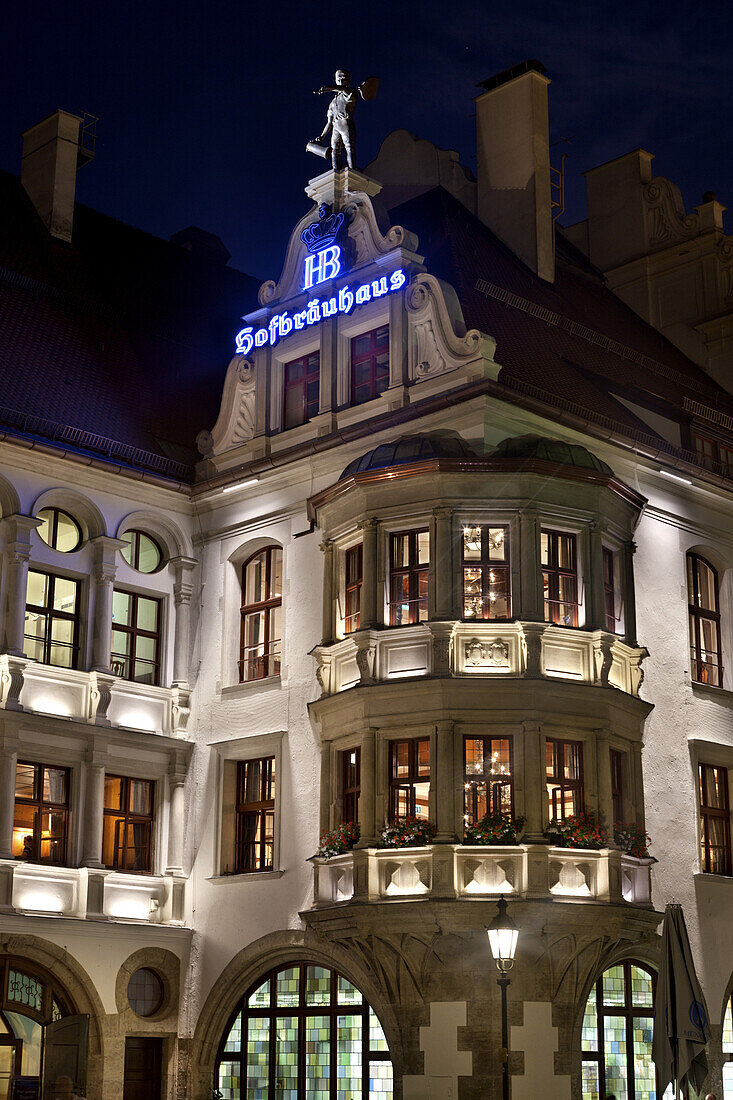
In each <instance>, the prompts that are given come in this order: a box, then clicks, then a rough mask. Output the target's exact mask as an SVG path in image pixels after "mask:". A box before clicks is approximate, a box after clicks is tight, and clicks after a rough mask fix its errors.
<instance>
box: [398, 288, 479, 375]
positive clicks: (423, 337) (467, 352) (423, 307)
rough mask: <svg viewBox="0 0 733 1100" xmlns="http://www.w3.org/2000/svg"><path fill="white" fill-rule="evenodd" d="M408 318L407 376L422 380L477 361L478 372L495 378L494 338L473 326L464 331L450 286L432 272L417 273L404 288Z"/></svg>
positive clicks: (457, 303) (458, 305)
mask: <svg viewBox="0 0 733 1100" xmlns="http://www.w3.org/2000/svg"><path fill="white" fill-rule="evenodd" d="M405 309H406V311H407V314H408V317H409V321H410V328H411V333H410V347H409V378H410V380H411V381H413V382H419V381H422V380H423V379H424V378H432V377H434V376H436V375H441V374H445V373H446V372H448V371H452V370H456V369H457V368H458V367H460V366H461V365H463V364H466V365H467V364H468V363H471V362H477V363H479V364H481V367H482V373H487V374H488V375H489V376H490V377H496V375H497V374H498V371H499V367H498V366H496V369H495V371H494V370H493V368H492V367H490V366H489V364H493V361H494V350H495V348H496V341H495V340H493V339H492V338H491V337H490V336H484V335H483V334H482V333H480V332H479V331H478V330H477V329H471V330H470V331H469V332H466V331H465V323H464V320H463V312H462V310H461V307H460V304H459V302H458V299H457V298H456V296H455V292H454V291H453V290H452V288H449V287H447V286H446V285H445V284H443V283H441V282H440V280H439V279H436V278H435V276H433V275H427V274H421V275H418V276H416V278H415V279H414V280H413V281H412V282H411V283H410V285H409V287H408V288H407V290H406V291H405Z"/></svg>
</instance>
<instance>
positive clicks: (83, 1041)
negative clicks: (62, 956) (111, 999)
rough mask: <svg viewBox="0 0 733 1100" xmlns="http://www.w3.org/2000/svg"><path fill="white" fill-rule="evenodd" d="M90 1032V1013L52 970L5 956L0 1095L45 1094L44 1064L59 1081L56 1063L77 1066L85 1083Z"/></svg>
mask: <svg viewBox="0 0 733 1100" xmlns="http://www.w3.org/2000/svg"><path fill="white" fill-rule="evenodd" d="M87 1036H88V1017H87V1016H78V1015H77V1014H76V1010H75V1006H74V1004H73V1002H72V1000H71V998H70V997H69V995H68V993H67V992H66V990H65V989H63V988H62V986H61V985H60V984H59V982H58V981H57V980H56V979H55V978H54V977H53V975H52V974H51V973H49V971H47V970H45V969H44V968H43V967H41V966H38V965H36V964H35V963H33V962H31V961H30V960H28V959H26V958H21V957H18V956H12V955H9V956H0V1100H10V1098H12V1100H36V1098H38V1097H40V1096H41V1081H42V1077H43V1067H44V1063H45V1064H46V1065H47V1067H48V1070H49V1072H50V1074H51V1075H52V1077H53V1079H54V1080H55V1076H56V1074H55V1067H56V1066H58V1065H61V1064H62V1065H63V1066H64V1067H69V1068H72V1067H73V1068H76V1069H77V1074H76V1075H75V1076H76V1077H77V1083H79V1084H83V1083H84V1082H83V1080H79V1077H80V1076H81V1077H82V1078H83V1076H84V1073H85V1068H86V1045H87ZM82 1048H83V1049H82ZM79 1071H81V1072H79ZM61 1072H63V1070H60V1071H59V1073H61Z"/></svg>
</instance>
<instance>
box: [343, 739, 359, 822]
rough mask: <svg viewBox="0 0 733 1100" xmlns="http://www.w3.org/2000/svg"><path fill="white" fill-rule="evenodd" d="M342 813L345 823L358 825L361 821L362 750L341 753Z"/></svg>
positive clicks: (349, 750)
mask: <svg viewBox="0 0 733 1100" xmlns="http://www.w3.org/2000/svg"><path fill="white" fill-rule="evenodd" d="M341 768H342V773H341V775H342V783H343V788H342V811H341V818H342V820H343V821H344V822H350V823H352V824H356V823H357V822H358V820H359V795H360V794H361V749H360V748H358V747H357V748H355V749H347V750H346V751H345V752H342V753H341Z"/></svg>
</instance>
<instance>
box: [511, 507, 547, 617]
mask: <svg viewBox="0 0 733 1100" xmlns="http://www.w3.org/2000/svg"><path fill="white" fill-rule="evenodd" d="M519 572H520V581H521V591H520V600H521V604H520V607H519V608H517V607H515V608H514V613H515V615H519V616H520V618H522V619H523V620H525V621H529V622H542V621H543V620H544V617H545V614H544V606H543V599H542V571H541V568H540V518H539V515H538V514H537V512H536V511H535V509H534V508H525V509H524V510H523V511H522V513H521V515H520V517H519Z"/></svg>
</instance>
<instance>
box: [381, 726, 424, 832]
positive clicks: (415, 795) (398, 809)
mask: <svg viewBox="0 0 733 1100" xmlns="http://www.w3.org/2000/svg"><path fill="white" fill-rule="evenodd" d="M429 798H430V740H429V738H420V739H411V740H409V741H392V742H390V746H389V820H390V821H399V820H401V819H403V818H405V817H419V818H424V819H425V820H427V818H428V814H429Z"/></svg>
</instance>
